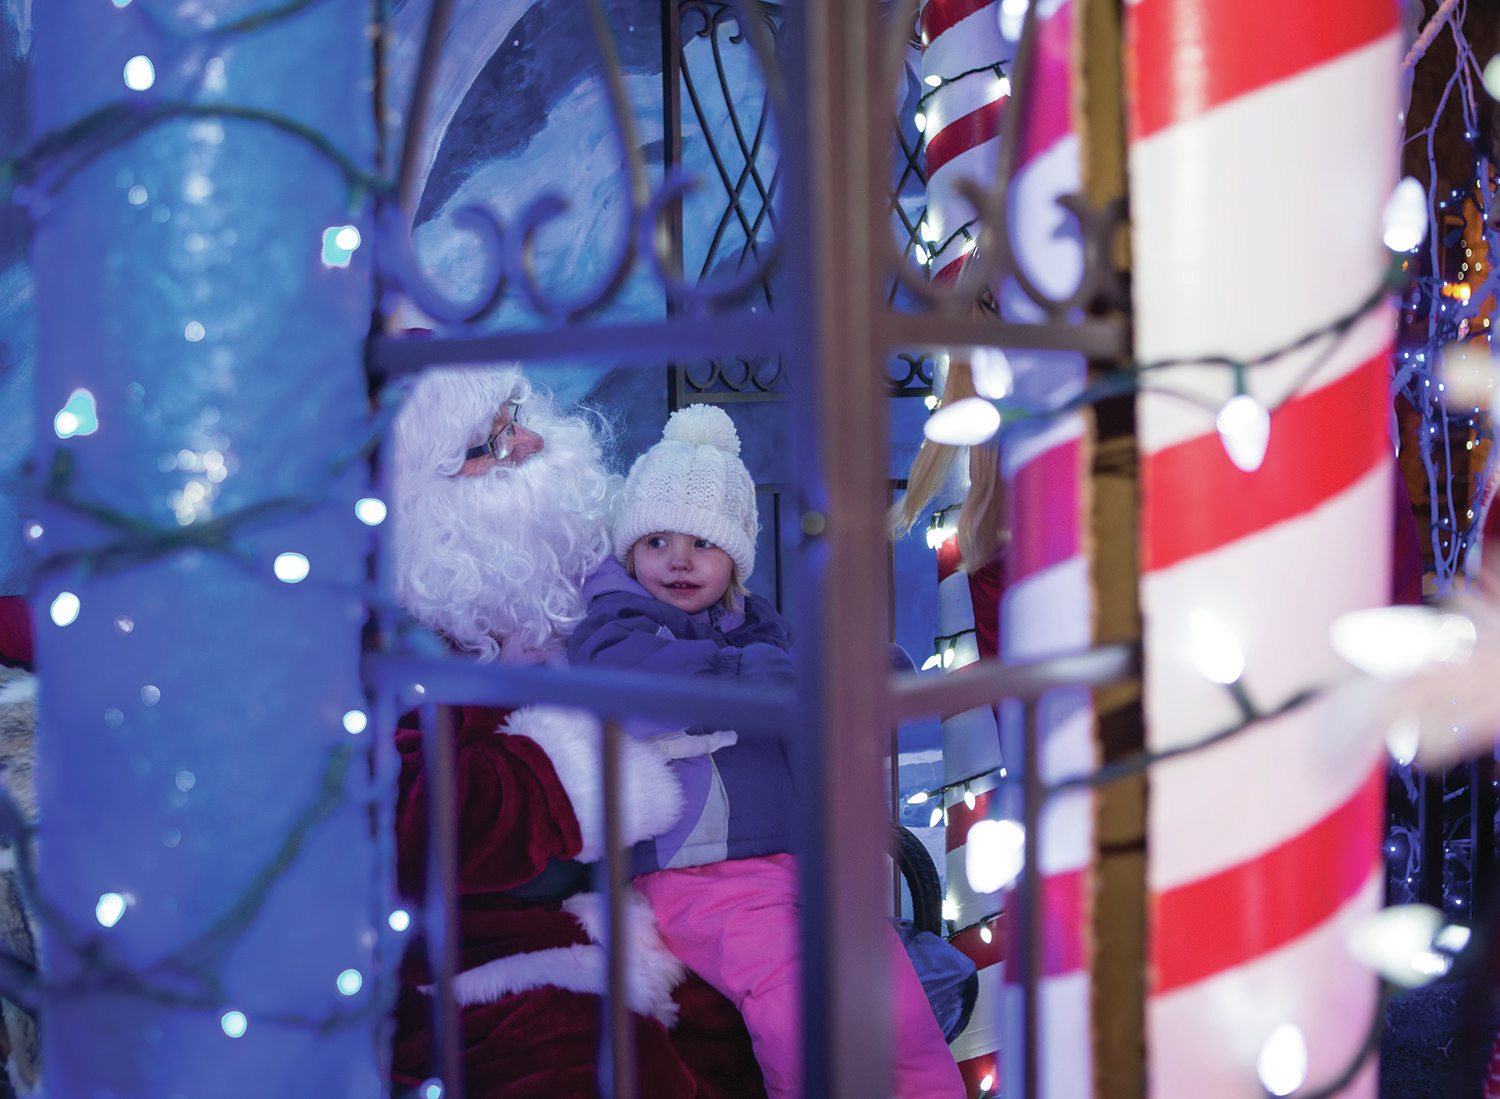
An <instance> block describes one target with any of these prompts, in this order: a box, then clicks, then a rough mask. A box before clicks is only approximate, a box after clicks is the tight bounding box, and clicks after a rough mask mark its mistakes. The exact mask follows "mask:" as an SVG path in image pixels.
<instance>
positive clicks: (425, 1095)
mask: <svg viewBox="0 0 1500 1099" xmlns="http://www.w3.org/2000/svg"><path fill="white" fill-rule="evenodd" d="M422 1099H443V1082H442V1081H441V1080H428V1081H427V1082H426V1083H425V1084H423V1085H422Z"/></svg>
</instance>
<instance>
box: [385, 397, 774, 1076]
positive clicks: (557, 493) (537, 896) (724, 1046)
mask: <svg viewBox="0 0 1500 1099" xmlns="http://www.w3.org/2000/svg"><path fill="white" fill-rule="evenodd" d="M512 423H515V424H520V425H524V426H523V427H518V428H517V427H512V426H511V425H512ZM393 444H394V445H393V447H392V449H391V452H390V453H391V456H392V459H393V461H394V466H395V468H394V473H395V476H394V485H395V507H394V509H393V516H394V518H395V520H396V523H395V527H396V530H395V533H396V540H395V552H396V587H397V595H398V597H399V598H400V600H401V603H402V605H403V606H404V607H405V608H406V609H407V610H408V612H409V613H410V614H411V615H412V617H413V618H415V619H417V620H418V621H419V622H421V623H422V624H423V625H424V626H427V627H429V628H431V629H433V630H435V631H437V632H438V633H439V634H441V635H442V636H443V637H444V638H445V639H446V640H447V641H448V642H449V644H450V645H451V646H452V647H453V648H455V649H457V650H459V651H463V652H467V653H469V654H472V656H474V657H476V658H477V659H478V660H480V661H487V660H494V659H499V660H501V661H504V660H555V659H556V658H557V654H558V652H559V651H560V649H561V643H562V639H563V638H564V637H565V636H566V635H567V633H568V631H569V630H570V629H571V628H572V626H573V625H574V624H576V622H577V620H578V618H579V617H581V612H582V603H581V600H580V599H579V597H578V587H579V585H580V584H581V582H582V580H583V578H584V576H585V575H587V574H588V572H589V571H591V569H592V568H593V567H594V566H595V565H597V564H598V562H599V561H600V560H601V559H602V557H603V556H604V555H605V554H606V553H607V552H608V551H609V539H608V524H607V516H608V504H609V497H610V494H611V489H612V487H613V485H612V481H611V479H610V478H609V477H608V476H607V475H606V474H605V473H604V471H603V468H602V466H601V464H600V461H599V448H598V445H597V443H596V441H595V440H594V438H593V434H592V432H591V430H590V428H589V425H588V424H587V423H586V422H584V421H583V420H580V419H578V418H566V419H565V418H562V417H558V416H556V415H555V414H553V413H552V412H551V411H550V409H549V408H548V407H547V404H546V402H545V401H543V400H539V399H537V398H535V397H534V396H532V395H531V394H530V392H529V389H528V387H527V385H526V383H525V381H524V379H522V378H521V377H520V375H519V374H518V373H517V372H516V371H513V370H505V369H499V370H468V371H453V370H430V371H428V372H427V373H426V374H424V375H423V376H422V378H421V379H420V381H419V382H418V383H417V384H416V386H415V387H414V388H413V391H412V392H411V393H410V394H409V395H408V397H407V400H406V404H405V405H404V407H403V409H402V412H401V415H400V416H399V417H398V419H397V421H396V428H395V437H394V439H393ZM486 448H489V449H488V450H486ZM475 455H477V457H476V456H475ZM502 455H508V456H509V458H508V460H507V459H505V458H502V457H501V456H502ZM455 724H456V725H457V726H458V733H457V750H456V761H455V766H456V775H457V789H456V791H455V795H456V796H455V803H456V812H457V815H458V822H457V826H458V849H459V862H460V865H459V896H458V898H457V903H458V906H459V943H458V951H459V958H458V968H459V971H460V972H459V974H458V976H457V978H456V980H455V984H454V991H455V999H456V1000H457V1001H458V1003H459V1005H460V1007H461V1016H460V1018H461V1035H462V1038H461V1040H462V1044H463V1054H464V1071H465V1083H466V1094H467V1095H469V1096H471V1097H473V1099H531V1097H536V1099H542V1097H546V1099H593V1097H594V1096H596V1095H598V1093H599V1092H598V1083H597V1079H598V1063H599V1027H600V1020H601V1002H602V1001H601V994H602V992H603V991H604V987H605V980H606V978H605V972H606V967H605V954H604V948H603V947H602V946H601V945H600V941H599V940H600V938H601V937H602V936H603V934H604V932H603V930H602V928H603V923H604V921H603V898H601V897H599V896H597V895H594V894H591V893H588V892H587V891H586V890H587V874H586V871H584V870H582V869H581V868H580V866H579V864H582V863H588V862H590V861H593V860H597V859H599V858H600V857H601V856H602V854H603V836H602V831H603V829H602V823H601V820H600V797H599V758H600V755H599V739H598V738H599V736H600V735H601V734H600V729H599V725H598V722H597V721H595V720H594V718H592V717H591V716H589V715H587V714H584V713H581V712H578V711H571V710H558V709H554V708H547V707H530V708H526V709H522V710H518V711H514V712H512V713H508V714H507V713H505V712H502V711H496V710H487V709H481V708H465V709H463V710H462V711H460V713H459V715H458V716H457V720H456V722H455ZM422 735H423V734H422V733H420V732H418V731H417V730H416V729H415V728H403V729H401V730H399V731H398V733H397V745H398V748H399V750H400V755H401V777H400V790H399V800H398V803H397V858H398V874H397V877H398V885H399V888H400V892H401V895H402V896H403V897H404V898H405V899H406V901H407V902H408V903H410V904H412V905H413V906H419V905H420V900H421V898H422V897H423V896H424V891H425V877H426V856H427V831H428V812H429V791H428V788H427V780H426V773H425V770H424V760H423V753H422ZM622 766H623V771H624V773H623V775H622V779H623V782H622V787H623V788H624V789H625V790H626V791H627V793H628V797H627V798H626V799H625V804H624V805H623V806H622V816H623V818H624V819H623V833H624V835H623V839H624V840H625V842H627V843H634V842H636V841H638V840H642V839H646V838H649V837H651V836H655V835H659V834H661V833H663V832H665V831H667V829H669V828H670V827H671V826H672V825H673V824H674V823H675V821H676V819H677V816H678V814H679V813H680V811H681V803H682V793H681V788H680V785H679V784H678V782H677V779H676V778H675V776H674V775H673V774H672V772H671V769H670V764H669V762H668V760H667V758H666V756H665V755H663V754H662V753H660V752H658V751H657V750H656V749H654V748H652V747H649V746H646V745H643V744H639V743H636V742H634V741H630V742H627V743H626V744H625V745H624V751H623V760H622ZM580 878H581V879H582V882H581V883H580V880H579V879H580ZM628 910H629V918H628V919H627V921H626V924H627V934H628V936H629V940H628V948H627V951H626V956H627V959H628V966H629V974H628V979H627V982H626V983H627V991H628V1001H629V1005H630V1007H631V1009H632V1011H633V1012H634V1016H635V1040H636V1062H637V1065H638V1068H639V1084H638V1089H637V1091H638V1094H640V1095H641V1096H642V1097H643V1099H679V1097H682V1099H688V1097H703V1099H763V1097H764V1095H765V1092H764V1089H763V1087H762V1085H761V1082H760V1071H759V1068H758V1066H757V1065H756V1062H755V1059H754V1055H753V1053H752V1051H751V1047H750V1042H749V1036H748V1033H747V1032H746V1031H745V1029H744V1025H743V1022H742V1020H741V1019H740V1018H739V1015H738V1013H737V1012H736V1011H735V1009H734V1007H733V1006H732V1005H731V1004H730V1003H729V1001H727V1000H725V999H724V998H723V997H722V996H720V995H719V994H718V993H716V992H714V991H713V990H712V989H710V988H709V987H708V986H707V985H706V984H704V983H703V982H702V981H699V980H698V979H697V978H694V977H691V975H688V974H685V972H684V971H683V969H682V967H681V965H680V964H679V963H678V962H677V961H676V960H675V959H674V958H672V956H671V955H670V954H668V953H667V951H666V950H665V949H664V948H663V947H662V945H661V942H660V940H659V938H658V937H657V934H656V930H655V926H654V923H653V921H652V918H651V913H650V910H649V908H647V907H646V905H645V903H644V901H643V900H641V898H639V897H638V896H635V895H634V894H632V896H631V897H630V898H629V906H628ZM430 981H431V975H430V972H429V970H428V967H427V963H426V958H425V955H424V953H423V951H422V949H421V946H420V944H417V945H416V946H415V947H414V948H413V950H412V952H411V953H410V955H409V956H408V958H407V960H406V963H405V965H404V967H403V969H402V982H401V991H400V996H399V1000H398V1003H397V1009H396V1038H395V1047H394V1056H393V1069H392V1071H393V1074H394V1076H395V1079H396V1080H397V1081H398V1082H400V1083H405V1084H409V1085H416V1084H420V1083H421V1082H422V1081H424V1080H426V1079H428V1078H429V1077H431V1076H433V1075H434V1073H435V1072H436V1065H437V1058H436V1056H435V1051H434V1050H433V1048H432V1043H433V1037H432V1027H431V1014H432V998H431V995H430V988H429V983H430Z"/></svg>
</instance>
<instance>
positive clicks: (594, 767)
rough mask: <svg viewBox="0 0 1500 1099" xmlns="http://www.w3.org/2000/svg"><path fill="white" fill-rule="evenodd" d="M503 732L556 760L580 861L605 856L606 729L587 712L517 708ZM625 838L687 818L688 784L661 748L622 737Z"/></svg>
mask: <svg viewBox="0 0 1500 1099" xmlns="http://www.w3.org/2000/svg"><path fill="white" fill-rule="evenodd" d="M500 732H502V733H511V734H514V735H517V736H524V737H528V738H530V739H531V740H534V741H536V743H537V744H538V745H540V746H541V749H542V751H544V752H546V753H547V758H548V759H550V760H551V761H552V766H553V769H554V770H556V771H557V777H558V779H559V780H560V781H561V782H562V784H563V789H564V790H566V791H567V794H568V799H569V800H570V801H571V802H572V803H573V812H574V814H575V815H576V816H577V817H578V828H579V831H580V832H582V833H583V848H582V850H580V851H579V853H578V858H579V859H580V860H581V861H583V862H594V861H596V860H598V859H601V858H603V857H604V786H603V783H602V781H601V779H602V775H601V772H600V765H601V761H602V757H601V753H600V748H601V746H602V744H603V736H604V731H603V728H602V726H601V725H600V724H599V720H598V719H597V718H596V717H594V716H593V715H592V714H590V713H588V712H587V711H584V710H566V709H562V708H560V707H556V706H527V707H525V708H524V709H520V710H516V711H515V712H514V713H512V714H511V715H510V717H509V718H508V719H507V720H506V722H505V724H504V725H502V726H500ZM620 789H621V793H622V797H621V802H622V804H621V806H620V809H621V814H620V816H621V820H620V825H621V837H620V838H621V840H622V841H623V842H624V843H625V845H626V846H629V845H630V844H634V843H638V842H640V841H641V840H643V839H649V838H651V837H652V836H659V835H661V834H662V833H663V832H665V831H666V830H667V829H668V828H670V827H672V825H674V824H676V823H677V819H678V818H679V817H680V816H682V809H683V796H682V784H681V783H680V782H678V781H677V776H676V775H674V774H673V773H672V767H671V764H670V763H669V762H668V760H667V759H666V757H665V756H663V755H662V753H660V752H659V751H657V750H656V749H655V748H652V747H649V746H647V745H645V744H641V743H639V742H637V741H635V740H634V739H632V738H631V737H628V736H622V737H621V744H620Z"/></svg>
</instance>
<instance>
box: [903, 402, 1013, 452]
mask: <svg viewBox="0 0 1500 1099" xmlns="http://www.w3.org/2000/svg"><path fill="white" fill-rule="evenodd" d="M999 430H1000V410H999V409H998V408H996V407H995V406H994V405H992V404H990V402H989V401H987V400H985V399H984V398H983V397H965V398H964V399H963V400H961V401H955V402H953V403H952V404H945V405H943V407H942V408H940V409H938V410H937V411H936V412H934V413H933V414H932V415H931V416H929V417H927V422H926V423H925V424H923V425H922V434H923V435H925V436H927V438H928V439H929V440H930V441H932V442H934V443H941V444H942V445H944V446H976V445H978V444H979V443H983V442H986V441H987V440H989V439H992V438H994V435H995V432H997V431H999Z"/></svg>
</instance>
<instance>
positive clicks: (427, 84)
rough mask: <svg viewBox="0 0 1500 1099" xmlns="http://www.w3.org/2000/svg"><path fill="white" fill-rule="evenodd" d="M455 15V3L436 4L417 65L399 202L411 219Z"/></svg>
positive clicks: (429, 15) (408, 111)
mask: <svg viewBox="0 0 1500 1099" xmlns="http://www.w3.org/2000/svg"><path fill="white" fill-rule="evenodd" d="M452 15H453V0H433V2H432V7H431V9H430V10H429V11H428V13H427V26H426V28H425V30H424V32H423V35H422V56H421V59H420V60H419V61H418V62H417V75H416V79H415V80H413V81H412V88H411V99H410V100H409V101H408V103H407V106H406V118H405V120H404V121H405V123H406V129H405V135H404V137H403V139H402V142H401V165H400V175H399V177H398V179H397V183H396V198H397V201H398V202H399V203H400V206H401V210H402V212H403V213H404V214H405V215H406V217H407V218H408V219H410V218H411V217H412V216H413V215H414V214H415V213H416V202H417V185H418V182H419V181H420V180H421V178H422V175H423V173H422V167H423V166H422V138H423V137H424V136H425V135H426V133H427V105H428V104H429V103H430V102H431V101H432V85H433V82H434V80H435V79H436V78H437V70H438V58H439V57H440V56H441V54H442V52H443V43H444V42H445V41H446V40H447V38H448V24H449V22H450V21H451V19H452Z"/></svg>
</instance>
